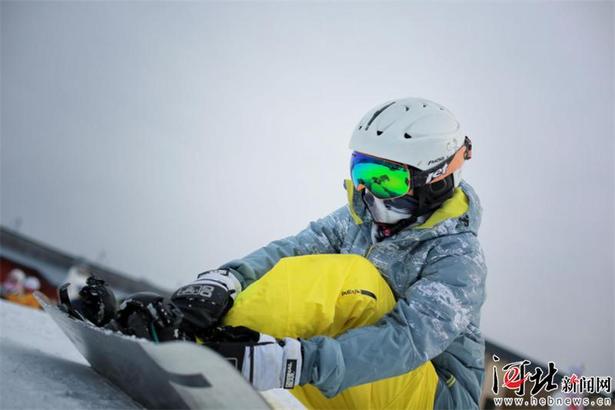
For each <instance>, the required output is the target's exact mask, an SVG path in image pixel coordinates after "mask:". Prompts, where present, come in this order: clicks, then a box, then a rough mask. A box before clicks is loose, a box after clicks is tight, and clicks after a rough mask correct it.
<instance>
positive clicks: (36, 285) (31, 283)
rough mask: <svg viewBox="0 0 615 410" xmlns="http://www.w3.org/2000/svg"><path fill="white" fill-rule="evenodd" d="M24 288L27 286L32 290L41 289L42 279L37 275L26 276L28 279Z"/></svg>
mask: <svg viewBox="0 0 615 410" xmlns="http://www.w3.org/2000/svg"><path fill="white" fill-rule="evenodd" d="M24 288H26V289H27V290H29V291H30V292H34V291H35V290H39V289H40V288H41V281H40V280H38V278H37V277H36V276H28V277H27V278H26V281H25V282H24Z"/></svg>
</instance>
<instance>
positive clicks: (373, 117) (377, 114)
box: [365, 101, 395, 131]
mask: <svg viewBox="0 0 615 410" xmlns="http://www.w3.org/2000/svg"><path fill="white" fill-rule="evenodd" d="M393 104H395V101H393V102H391V103H388V104H387V105H385V106H384V107H382V108H381V109H379V110H378V111H376V112H375V113H374V114H373V115H372V118H370V119H369V121H368V122H367V126H366V127H365V131H367V130H368V129H369V126H370V125H372V122H374V120H375V119H376V117H377V116H379V115H380V114H382V111H384V110H386V109H387V108H389V107H390V106H391V105H393Z"/></svg>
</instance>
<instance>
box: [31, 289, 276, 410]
mask: <svg viewBox="0 0 615 410" xmlns="http://www.w3.org/2000/svg"><path fill="white" fill-rule="evenodd" d="M34 296H35V297H36V300H37V301H38V302H39V303H40V305H41V307H42V308H43V309H44V310H45V312H47V313H48V314H49V315H50V316H51V318H52V319H53V320H54V321H55V322H56V324H57V325H58V326H59V327H60V329H62V331H63V332H64V333H65V334H66V336H67V337H68V338H69V339H70V341H71V342H72V343H73V344H74V345H75V347H76V348H77V349H78V350H79V352H80V353H81V354H82V355H83V357H84V358H85V359H86V360H87V361H88V362H89V363H90V365H91V366H92V368H93V369H94V370H95V371H96V372H97V373H99V374H101V375H102V376H103V377H105V378H106V379H108V380H109V381H111V382H112V383H113V384H114V385H116V386H117V387H119V388H120V389H121V390H123V391H124V392H125V393H126V394H128V395H129V396H130V397H131V398H132V399H134V400H135V401H137V402H138V403H140V404H141V405H143V406H145V407H146V408H150V409H207V408H210V409H255V410H260V409H270V408H271V407H270V406H269V405H268V404H267V402H266V401H265V400H264V399H263V397H262V396H261V395H260V394H259V393H258V392H257V391H256V390H254V388H252V386H251V385H250V384H249V383H248V382H247V381H246V380H245V379H244V378H243V377H242V376H241V374H240V373H239V372H238V371H237V370H236V369H235V368H234V367H233V366H231V364H230V363H228V362H227V361H226V359H224V358H223V357H222V356H220V355H218V354H217V353H216V352H214V351H213V350H211V349H209V348H207V347H205V346H200V345H197V344H195V343H191V342H187V341H173V342H165V343H160V344H157V343H153V342H150V341H148V340H145V339H139V338H136V337H132V336H126V335H123V334H120V333H116V332H112V331H110V330H106V329H102V328H98V327H96V326H94V325H93V324H90V323H87V322H84V321H81V320H78V319H75V318H73V317H71V316H69V315H68V314H67V313H65V312H64V311H62V310H61V309H60V308H58V306H56V305H55V304H52V303H51V302H50V301H49V299H47V297H46V296H45V295H44V294H42V293H40V292H35V294H34Z"/></svg>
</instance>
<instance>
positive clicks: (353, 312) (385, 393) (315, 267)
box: [225, 254, 438, 410]
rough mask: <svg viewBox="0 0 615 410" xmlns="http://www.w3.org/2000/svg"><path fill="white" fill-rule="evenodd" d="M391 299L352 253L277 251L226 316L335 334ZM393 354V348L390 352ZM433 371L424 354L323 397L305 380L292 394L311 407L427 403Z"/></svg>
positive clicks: (371, 317)
mask: <svg viewBox="0 0 615 410" xmlns="http://www.w3.org/2000/svg"><path fill="white" fill-rule="evenodd" d="M394 306H395V298H394V296H393V293H392V292H391V289H390V288H389V286H388V285H387V283H386V282H385V280H384V279H383V278H382V276H381V275H380V273H379V272H378V269H377V268H376V267H375V266H374V265H372V263H371V262H370V261H368V260H367V259H365V258H364V257H362V256H359V255H346V254H335V255H307V256H295V257H286V258H282V259H281V260H280V261H279V262H278V263H277V264H276V265H275V266H274V267H273V268H272V269H271V270H270V271H269V272H267V273H266V274H265V275H264V276H263V277H262V278H261V279H259V280H258V281H256V282H254V283H253V284H252V285H250V286H249V287H248V288H246V289H245V290H244V291H243V292H242V293H240V294H239V296H238V297H237V300H236V301H235V304H234V306H233V308H232V309H231V310H230V311H229V313H228V314H227V316H226V318H225V324H227V325H230V326H246V327H248V328H250V329H253V330H256V331H259V332H261V333H266V334H269V335H272V336H274V337H277V338H283V337H298V338H304V339H306V338H309V337H312V336H317V335H324V336H331V337H335V336H337V335H340V334H342V333H344V332H345V331H347V330H349V329H352V328H357V327H361V326H368V325H371V324H373V323H375V322H376V321H378V319H380V318H381V317H382V316H384V315H385V314H386V313H388V312H389V311H390V310H391V309H392V308H393V307H394ZM393 354H394V353H393ZM437 384H438V376H437V375H436V372H435V369H434V367H433V365H432V363H431V361H427V362H425V363H424V364H423V365H421V366H419V367H418V368H416V369H414V370H412V371H410V372H408V373H406V374H403V375H401V376H396V377H391V378H388V379H383V380H379V381H376V382H372V383H367V384H363V385H360V386H355V387H350V388H348V389H346V390H344V391H342V392H341V393H340V394H338V395H337V396H335V397H333V398H326V397H325V396H324V395H323V394H322V393H321V392H320V390H318V388H316V387H314V386H312V385H304V386H297V387H295V388H294V389H293V390H291V393H292V394H293V395H294V396H295V397H296V398H297V399H298V400H299V401H301V403H303V405H304V406H306V407H307V408H310V409H429V410H432V409H433V405H434V399H435V393H436V386H437Z"/></svg>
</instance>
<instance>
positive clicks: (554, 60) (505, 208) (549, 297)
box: [1, 1, 615, 375]
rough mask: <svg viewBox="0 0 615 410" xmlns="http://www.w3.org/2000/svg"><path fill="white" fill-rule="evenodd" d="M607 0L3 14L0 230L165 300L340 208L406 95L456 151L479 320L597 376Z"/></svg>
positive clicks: (607, 335) (13, 7)
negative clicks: (481, 285) (374, 116)
mask: <svg viewBox="0 0 615 410" xmlns="http://www.w3.org/2000/svg"><path fill="white" fill-rule="evenodd" d="M613 9H614V3H612V2H602V3H601V2H582V3H575V2H535V3H532V2H518V3H477V2H476V3H472V4H469V5H462V4H457V3H448V2H447V3H444V2H442V3H436V4H432V3H378V4H377V3H347V2H344V3H341V2H340V3H326V2H324V3H309V4H307V3H258V2H249V3H236V2H227V3H190V2H172V3H171V2H170V3H162V2H134V3H127V2H60V3H55V2H50V1H47V2H41V3H37V2H2V3H1V12H2V32H1V34H2V36H1V37H2V39H1V46H2V54H1V57H2V63H1V64H2V65H1V70H2V84H1V86H2V90H1V98H2V101H1V102H2V111H1V114H2V126H1V127H2V128H1V130H2V140H1V173H2V175H1V183H2V185H1V206H2V209H1V222H2V224H3V225H5V226H8V227H12V228H14V227H16V226H17V225H18V224H19V223H18V222H17V221H21V223H20V224H19V226H20V227H19V230H20V231H21V232H22V233H24V234H26V235H28V236H32V237H34V238H36V239H39V240H42V241H44V242H47V243H50V244H52V245H54V246H56V247H59V248H61V249H64V250H66V251H68V252H71V253H74V254H77V255H82V256H84V257H86V258H90V259H93V260H99V261H101V262H102V263H104V264H106V265H108V266H110V267H113V268H116V269H120V270H123V271H125V272H127V273H128V274H130V275H133V276H142V277H147V278H148V279H150V280H152V281H154V282H156V283H158V284H159V285H162V286H165V287H168V288H173V287H177V286H178V285H180V284H182V283H184V282H186V281H188V280H190V279H191V278H192V277H193V276H194V274H195V273H197V272H199V271H202V270H205V269H208V268H214V267H217V266H218V265H220V264H221V263H223V262H226V261H228V260H229V259H231V258H235V257H239V256H243V255H245V254H246V253H248V252H250V251H252V250H254V249H256V248H257V247H258V246H261V245H264V244H266V243H267V242H269V241H271V240H274V239H277V238H280V237H283V236H286V235H290V234H293V233H296V232H297V231H299V230H300V229H302V228H303V227H304V226H306V224H307V223H308V221H310V220H313V219H315V218H318V217H321V216H324V215H326V214H327V213H329V212H330V211H332V210H333V209H335V208H337V207H339V206H341V205H343V204H344V201H345V199H344V198H345V197H344V191H343V189H342V180H343V179H344V178H345V177H347V172H348V159H349V153H350V151H349V150H348V148H347V145H348V140H349V138H350V134H351V130H352V129H353V127H354V126H355V124H356V123H357V122H358V121H359V119H360V118H361V116H362V115H363V114H364V113H365V112H366V111H367V110H368V109H370V108H371V107H372V106H374V105H376V104H378V103H380V102H383V101H386V100H389V99H392V98H397V97H404V96H422V97H425V98H429V99H433V100H435V101H438V102H440V103H442V104H444V105H446V106H448V107H449V108H450V109H451V110H452V111H453V112H454V113H456V115H457V117H458V118H459V120H460V121H461V123H462V125H463V127H464V129H465V130H466V132H467V133H468V135H470V136H471V138H472V141H473V142H474V158H473V159H472V161H470V162H469V163H468V164H467V166H466V171H465V174H464V175H465V178H466V180H467V181H468V182H469V183H470V184H472V185H473V186H474V187H475V188H476V190H477V191H478V193H479V195H480V196H481V198H482V201H483V205H484V208H485V213H484V219H483V226H482V231H481V234H480V239H481V242H482V244H483V246H484V249H485V252H486V256H487V262H488V266H489V276H488V284H487V287H488V300H487V302H486V304H485V305H484V308H483V315H482V316H483V320H482V328H483V330H484V333H485V335H486V336H487V337H490V338H492V339H493V340H494V341H496V342H498V343H501V344H503V345H504V346H507V347H510V348H512V349H514V350H517V351H519V352H522V353H524V354H526V355H529V356H530V357H534V358H537V359H540V360H542V361H547V360H555V361H556V362H557V364H558V365H559V366H561V367H567V366H572V365H585V366H586V372H587V373H588V374H611V375H613V374H615V353H614V351H613V350H614V347H613V346H615V327H614V315H615V313H614V312H615V306H614V301H613V299H614V294H615V283H614V282H615V280H614V276H615V267H614V265H615V263H614V259H613V258H614V257H613V255H614V253H615V243H614V230H615V228H614V225H615V222H614V212H615V211H614V209H615V204H614V196H615V192H614V184H615V181H614V180H615V177H614V175H615V169H614V167H613V160H614V156H615V154H614V144H613V140H614V129H613V116H614V113H615V111H614V80H613V71H614V51H613V50H614V47H615V44H614V31H613V26H614V19H615V14H614V13H615V12H614V10H613Z"/></svg>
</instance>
